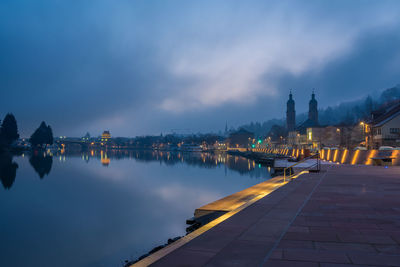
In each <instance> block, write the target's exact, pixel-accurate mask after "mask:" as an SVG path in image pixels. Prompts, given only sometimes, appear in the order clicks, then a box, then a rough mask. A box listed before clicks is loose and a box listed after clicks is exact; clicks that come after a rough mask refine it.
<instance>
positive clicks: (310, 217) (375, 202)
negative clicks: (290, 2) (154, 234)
mask: <svg viewBox="0 0 400 267" xmlns="http://www.w3.org/2000/svg"><path fill="white" fill-rule="evenodd" d="M327 166H328V165H325V166H324V168H325V169H326V171H325V172H322V173H312V174H311V173H310V174H303V175H301V176H299V177H298V178H297V179H294V180H293V182H290V183H288V184H287V185H286V186H284V187H280V188H279V189H277V190H275V191H273V192H272V193H270V194H268V195H267V196H264V197H262V198H260V199H259V200H258V201H254V202H252V203H249V204H248V205H246V207H244V208H243V209H241V210H240V211H237V212H236V213H234V214H232V215H231V216H229V217H227V218H224V219H223V220H221V221H220V222H218V223H212V224H210V225H209V226H208V227H206V228H205V229H202V228H200V229H198V231H199V233H198V235H196V236H195V237H194V238H191V239H190V240H186V242H182V243H181V244H180V245H179V246H175V247H172V246H173V245H174V244H173V245H172V246H171V247H170V248H169V249H168V250H164V251H162V250H161V251H160V252H162V254H163V256H162V257H161V258H159V259H158V260H155V261H152V262H139V263H138V264H137V265H135V266H147V265H149V264H152V266H171V265H173V266H206V265H207V266H215V265H224V266H228V265H241V266H245V265H251V266H256V265H258V266H260V265H262V264H264V265H265V266H283V265H284V266H297V265H298V264H303V265H305V266H325V265H324V264H327V265H326V266H328V264H331V263H332V264H334V263H340V264H349V265H351V264H364V265H373V266H398V265H400V264H399V262H400V253H399V252H398V251H400V250H399V248H400V245H399V242H400V234H399V233H400V225H399V224H398V221H397V218H398V217H399V216H400V212H399V211H398V208H397V207H398V206H399V205H400V202H399V201H400V200H399V199H400V198H399V197H400V180H398V179H397V178H398V175H399V173H400V168H399V167H391V168H383V167H375V166H360V165H357V166H350V165H336V164H335V165H331V166H329V167H327ZM227 214H228V213H227ZM182 239H184V238H182ZM179 241H180V240H178V241H177V242H179ZM182 241H184V240H182ZM159 256H160V255H159ZM153 260H154V258H153ZM285 264H286V265H285Z"/></svg>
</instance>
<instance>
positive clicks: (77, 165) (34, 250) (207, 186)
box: [0, 150, 270, 267]
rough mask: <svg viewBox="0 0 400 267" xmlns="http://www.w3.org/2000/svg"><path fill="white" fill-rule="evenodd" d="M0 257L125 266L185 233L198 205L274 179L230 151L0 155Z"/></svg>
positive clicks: (0, 261) (9, 261)
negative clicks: (188, 221)
mask: <svg viewBox="0 0 400 267" xmlns="http://www.w3.org/2000/svg"><path fill="white" fill-rule="evenodd" d="M0 175H1V176H0V178H1V183H2V187H1V186H0V214H1V217H0V266H8V267H14V266H27V265H28V266H41V267H47V266H59V267H62V266H69V267H70V266H78V267H81V266H82V267H92V266H93V267H94V266H96V267H97V266H107V267H108V266H118V267H120V266H123V263H124V260H133V259H136V258H137V257H138V256H140V255H143V254H145V253H147V252H148V251H149V250H151V249H152V248H154V247H156V246H158V245H161V244H164V243H166V242H167V239H168V238H173V237H176V236H183V235H185V233H186V230H185V229H186V227H187V225H186V224H185V221H186V219H188V218H190V217H192V216H193V212H194V210H195V209H196V208H198V207H200V206H202V205H205V204H207V203H209V202H212V201H215V200H217V199H220V198H222V197H224V196H227V195H229V194H232V193H234V192H237V191H240V190H243V189H245V188H247V187H250V186H252V185H254V184H257V183H260V182H262V181H264V180H266V179H269V178H270V172H269V169H268V168H267V167H264V166H261V165H259V164H255V163H254V162H253V161H251V160H248V159H245V158H242V157H237V156H230V155H226V154H209V153H177V152H174V153H172V152H156V151H123V150H119V151H117V150H111V151H89V152H85V153H81V152H79V153H64V154H62V155H59V154H57V155H53V156H52V155H47V154H44V153H43V152H41V153H34V154H23V155H20V156H14V157H12V158H11V157H10V156H4V155H3V156H1V158H0Z"/></svg>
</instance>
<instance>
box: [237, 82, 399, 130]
mask: <svg viewBox="0 0 400 267" xmlns="http://www.w3.org/2000/svg"><path fill="white" fill-rule="evenodd" d="M396 100H400V84H398V85H397V86H395V87H392V88H389V89H386V90H383V91H382V92H381V93H380V95H379V97H377V98H375V99H374V98H373V97H371V96H370V95H368V96H366V97H365V98H363V99H360V100H355V101H350V102H343V103H341V104H339V105H336V106H329V107H327V108H325V109H319V111H318V112H319V123H320V124H321V125H338V124H352V123H356V122H357V121H360V120H363V119H366V118H368V117H369V114H370V113H371V111H372V110H375V109H378V108H379V107H380V106H382V105H385V104H386V103H389V102H393V101H396ZM306 119H307V113H306V112H304V113H300V114H298V115H297V116H296V122H297V123H298V124H299V123H301V122H303V121H305V120H306ZM273 125H280V126H284V125H285V119H271V120H268V121H265V122H262V123H260V122H251V123H249V124H246V125H242V126H240V127H238V129H239V128H244V129H246V130H247V131H250V132H253V133H255V135H257V136H265V135H267V134H268V132H269V131H270V130H271V127H272V126H273Z"/></svg>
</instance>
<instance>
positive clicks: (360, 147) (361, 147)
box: [354, 146, 367, 150]
mask: <svg viewBox="0 0 400 267" xmlns="http://www.w3.org/2000/svg"><path fill="white" fill-rule="evenodd" d="M354 150H367V148H366V147H365V146H358V147H356V148H354Z"/></svg>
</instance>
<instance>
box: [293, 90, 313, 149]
mask: <svg viewBox="0 0 400 267" xmlns="http://www.w3.org/2000/svg"><path fill="white" fill-rule="evenodd" d="M308 106H309V110H308V118H307V120H305V121H304V122H303V123H301V124H300V125H298V126H297V127H296V126H295V119H293V118H292V116H296V114H295V102H294V100H293V96H292V93H291V92H290V94H289V100H288V102H287V111H286V122H287V130H288V138H287V140H288V145H289V146H293V147H298V148H300V147H301V148H312V147H314V148H315V147H318V146H319V145H317V143H318V142H320V141H316V140H315V138H317V137H318V136H320V133H319V132H318V130H317V129H318V128H320V126H319V123H318V102H317V100H316V99H315V93H314V91H313V92H312V94H311V100H310V102H309V105H308ZM293 123H294V127H293ZM308 128H312V129H313V130H311V132H307V129H308ZM313 132H314V135H315V138H314V139H313V137H312V136H313ZM317 140H319V139H317ZM319 144H320V143H319Z"/></svg>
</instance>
